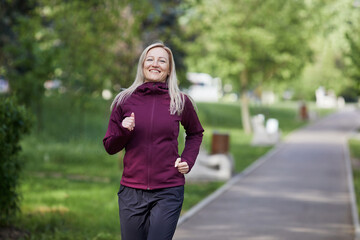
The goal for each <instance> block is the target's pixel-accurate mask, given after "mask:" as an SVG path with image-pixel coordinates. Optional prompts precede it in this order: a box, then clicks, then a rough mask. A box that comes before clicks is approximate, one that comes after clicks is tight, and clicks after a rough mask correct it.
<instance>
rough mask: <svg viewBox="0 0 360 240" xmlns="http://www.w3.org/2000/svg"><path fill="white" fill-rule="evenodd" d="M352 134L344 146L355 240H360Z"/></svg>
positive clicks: (346, 138) (347, 137) (346, 139)
mask: <svg viewBox="0 0 360 240" xmlns="http://www.w3.org/2000/svg"><path fill="white" fill-rule="evenodd" d="M350 136H351V134H349V135H348V136H346V137H345V142H344V144H343V153H344V158H345V161H346V171H347V176H348V187H349V194H350V205H351V215H352V220H353V225H354V240H360V225H359V215H358V208H357V204H356V194H355V188H354V178H353V170H352V166H351V158H350V150H349V146H348V140H349V139H350Z"/></svg>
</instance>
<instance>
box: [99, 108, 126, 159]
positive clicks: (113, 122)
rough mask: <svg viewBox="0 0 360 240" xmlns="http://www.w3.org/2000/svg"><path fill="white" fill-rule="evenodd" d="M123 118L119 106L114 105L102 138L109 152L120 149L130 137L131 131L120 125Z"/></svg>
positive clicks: (113, 152) (112, 152)
mask: <svg viewBox="0 0 360 240" xmlns="http://www.w3.org/2000/svg"><path fill="white" fill-rule="evenodd" d="M123 118H124V117H123V114H122V112H121V107H120V106H118V107H114V109H113V110H112V112H111V115H110V120H109V126H108V129H107V131H106V134H105V137H104V139H103V143H104V147H105V150H106V152H107V153H109V154H115V153H117V152H119V151H121V150H122V149H123V148H124V147H125V145H126V143H127V142H128V141H129V139H130V137H131V134H132V132H131V131H129V130H128V129H126V128H124V127H123V126H122V120H123Z"/></svg>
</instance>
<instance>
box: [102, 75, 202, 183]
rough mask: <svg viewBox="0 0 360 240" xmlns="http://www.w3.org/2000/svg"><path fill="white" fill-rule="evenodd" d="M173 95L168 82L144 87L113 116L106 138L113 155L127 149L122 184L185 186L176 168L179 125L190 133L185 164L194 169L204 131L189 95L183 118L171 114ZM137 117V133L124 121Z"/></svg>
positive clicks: (106, 147)
mask: <svg viewBox="0 0 360 240" xmlns="http://www.w3.org/2000/svg"><path fill="white" fill-rule="evenodd" d="M169 109H170V96H169V92H168V87H167V85H166V83H153V82H147V83H144V84H142V85H140V86H139V87H138V88H137V89H136V90H135V91H134V93H133V94H132V95H131V96H130V97H129V98H127V99H126V100H125V102H124V103H122V104H121V105H119V106H117V107H115V108H114V109H113V111H112V113H111V116H110V121H109V126H108V129H107V132H106V135H105V137H104V139H103V143H104V147H105V149H106V151H107V152H108V153H109V154H115V153H117V152H119V151H120V150H122V149H123V148H125V156H124V171H123V175H122V178H121V184H122V185H124V186H127V187H132V188H138V189H148V190H150V189H159V188H167V187H175V186H180V185H184V184H185V178H184V175H183V174H181V173H179V172H178V170H177V168H175V167H174V165H175V161H176V159H177V158H178V157H180V156H179V153H178V141H177V139H178V135H179V123H181V124H182V125H183V127H184V129H185V132H186V140H185V148H184V151H183V152H182V154H181V161H183V162H184V161H185V162H187V163H188V165H189V168H190V170H191V168H192V167H193V165H194V163H195V160H196V157H197V155H198V153H199V148H200V144H201V141H202V136H203V132H204V129H203V128H202V126H201V124H200V121H199V118H198V116H197V114H196V112H195V110H194V107H193V105H192V103H191V101H190V99H189V98H188V97H187V96H186V95H185V105H184V110H183V112H182V113H181V115H178V114H175V115H171V114H170V110H169ZM132 112H133V113H134V114H135V128H134V130H133V131H129V130H128V129H126V128H124V127H123V126H122V124H121V123H122V120H123V119H124V118H125V117H129V116H130V115H131V113H132Z"/></svg>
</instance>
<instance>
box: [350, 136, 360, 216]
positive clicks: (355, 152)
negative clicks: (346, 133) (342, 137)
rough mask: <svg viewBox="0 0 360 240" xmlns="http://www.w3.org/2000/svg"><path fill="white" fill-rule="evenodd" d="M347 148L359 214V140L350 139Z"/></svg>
mask: <svg viewBox="0 0 360 240" xmlns="http://www.w3.org/2000/svg"><path fill="white" fill-rule="evenodd" d="M348 144H349V149H350V154H351V158H352V164H353V168H352V169H353V178H354V188H355V195H356V203H357V209H358V214H359V216H360V140H359V139H350V140H349V142H348Z"/></svg>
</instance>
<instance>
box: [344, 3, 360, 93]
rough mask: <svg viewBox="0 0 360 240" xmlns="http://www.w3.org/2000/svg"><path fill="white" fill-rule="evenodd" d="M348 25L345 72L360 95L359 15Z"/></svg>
mask: <svg viewBox="0 0 360 240" xmlns="http://www.w3.org/2000/svg"><path fill="white" fill-rule="evenodd" d="M357 10H359V9H357ZM349 25H350V29H349V31H348V32H347V33H346V40H347V41H348V44H349V46H350V49H349V51H348V52H347V53H346V54H347V56H348V58H349V59H348V60H349V61H348V65H347V74H348V76H349V77H350V78H351V79H352V80H353V82H354V86H355V88H356V90H357V93H358V95H360V68H359V66H360V30H359V29H360V17H359V16H358V17H357V18H356V19H354V20H353V21H352V22H350V23H349Z"/></svg>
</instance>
